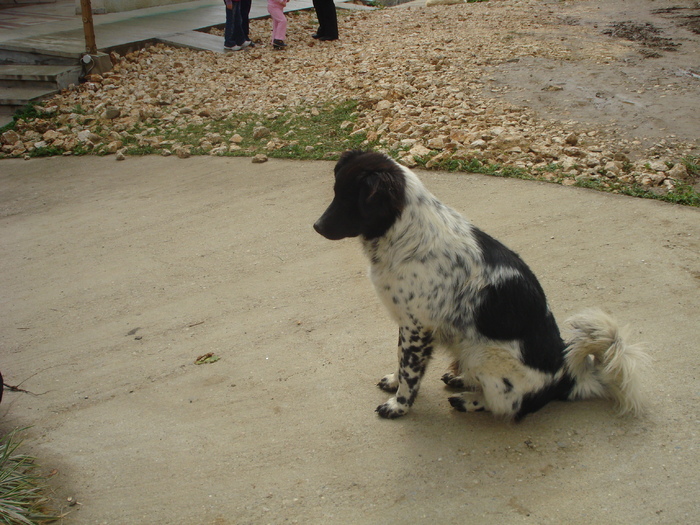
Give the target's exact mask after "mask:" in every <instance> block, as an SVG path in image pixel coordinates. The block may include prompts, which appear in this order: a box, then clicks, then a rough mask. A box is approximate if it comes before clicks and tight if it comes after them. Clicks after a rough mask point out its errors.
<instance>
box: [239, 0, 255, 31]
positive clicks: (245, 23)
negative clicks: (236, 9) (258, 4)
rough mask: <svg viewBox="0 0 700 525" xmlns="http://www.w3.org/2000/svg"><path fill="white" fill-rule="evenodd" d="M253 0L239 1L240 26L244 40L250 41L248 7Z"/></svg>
mask: <svg viewBox="0 0 700 525" xmlns="http://www.w3.org/2000/svg"><path fill="white" fill-rule="evenodd" d="M252 4H253V0H241V26H242V28H243V37H244V40H250V34H249V33H250V7H251V5H252Z"/></svg>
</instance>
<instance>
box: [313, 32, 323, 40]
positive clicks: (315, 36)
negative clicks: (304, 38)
mask: <svg viewBox="0 0 700 525" xmlns="http://www.w3.org/2000/svg"><path fill="white" fill-rule="evenodd" d="M311 38H316V39H318V38H321V36H320V35H319V34H318V33H314V34H313V35H311Z"/></svg>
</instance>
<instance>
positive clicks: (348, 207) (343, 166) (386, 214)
mask: <svg viewBox="0 0 700 525" xmlns="http://www.w3.org/2000/svg"><path fill="white" fill-rule="evenodd" d="M333 190H334V192H335V197H334V198H333V202H331V204H330V206H328V209H327V210H326V211H325V212H324V213H323V215H321V218H320V219H318V220H317V221H316V223H315V224H314V229H315V230H316V231H317V232H318V233H320V234H321V235H323V236H324V237H325V238H327V239H330V240H332V241H335V240H338V239H344V238H345V237H357V236H358V235H362V236H363V237H364V238H365V239H375V238H377V237H381V236H382V235H384V234H385V233H386V232H387V230H388V229H389V228H390V227H391V225H392V224H394V222H395V221H396V220H397V219H398V218H399V217H400V216H401V212H402V211H403V208H404V204H405V200H406V178H405V176H404V173H403V170H402V168H401V166H399V165H398V164H396V163H395V162H394V161H393V160H391V159H390V158H389V157H387V156H385V155H382V154H381V153H375V152H371V151H368V152H364V151H346V152H345V153H343V154H342V155H341V157H340V160H339V161H338V163H337V164H336V165H335V186H334V188H333Z"/></svg>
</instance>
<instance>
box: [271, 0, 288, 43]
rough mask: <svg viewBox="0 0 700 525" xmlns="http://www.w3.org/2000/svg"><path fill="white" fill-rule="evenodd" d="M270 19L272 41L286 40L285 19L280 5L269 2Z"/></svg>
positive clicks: (273, 0) (272, 0)
mask: <svg viewBox="0 0 700 525" xmlns="http://www.w3.org/2000/svg"><path fill="white" fill-rule="evenodd" d="M270 4H272V6H271V8H270V10H269V11H270V17H271V18H272V40H282V41H284V40H286V38H287V17H286V16H285V15H284V8H283V6H282V4H279V3H277V2H275V0H271V2H270Z"/></svg>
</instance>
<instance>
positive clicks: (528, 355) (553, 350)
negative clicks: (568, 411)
mask: <svg viewBox="0 0 700 525" xmlns="http://www.w3.org/2000/svg"><path fill="white" fill-rule="evenodd" d="M472 233H473V234H474V238H475V239H476V241H477V243H478V245H479V247H480V248H481V252H482V254H483V257H484V264H485V265H486V266H487V267H489V269H490V273H493V274H498V272H499V270H500V271H501V272H504V274H506V275H507V274H512V275H510V276H508V277H506V278H503V279H501V280H499V281H498V282H496V283H494V284H490V285H488V286H486V287H485V288H484V289H483V290H482V291H481V293H480V303H479V307H478V308H477V310H476V312H475V321H476V327H477V329H478V330H479V332H481V333H482V334H483V335H485V336H486V337H489V338H490V339H494V340H496V341H512V340H518V341H520V342H521V350H522V360H523V362H524V363H525V364H526V365H528V366H530V367H532V368H536V369H537V370H541V371H543V372H549V373H554V372H556V371H557V370H558V369H559V368H560V367H561V365H562V362H563V355H562V351H563V349H564V346H565V343H564V341H563V340H562V339H561V336H560V335H559V329H558V327H557V324H556V321H555V320H554V316H553V315H552V313H551V312H550V311H549V308H548V307H547V299H546V297H545V293H544V290H543V289H542V286H541V285H540V283H539V281H538V280H537V277H535V274H534V273H533V272H532V270H530V268H529V267H528V266H527V264H525V262H524V261H523V260H522V259H521V258H520V256H519V255H518V254H516V253H515V252H513V251H512V250H510V249H509V248H507V247H506V246H504V245H503V244H501V243H500V242H499V241H497V240H496V239H494V238H493V237H491V236H489V235H488V234H486V233H484V232H482V231H481V230H479V229H478V228H474V229H473V231H472Z"/></svg>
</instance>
